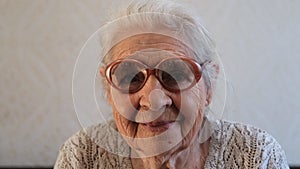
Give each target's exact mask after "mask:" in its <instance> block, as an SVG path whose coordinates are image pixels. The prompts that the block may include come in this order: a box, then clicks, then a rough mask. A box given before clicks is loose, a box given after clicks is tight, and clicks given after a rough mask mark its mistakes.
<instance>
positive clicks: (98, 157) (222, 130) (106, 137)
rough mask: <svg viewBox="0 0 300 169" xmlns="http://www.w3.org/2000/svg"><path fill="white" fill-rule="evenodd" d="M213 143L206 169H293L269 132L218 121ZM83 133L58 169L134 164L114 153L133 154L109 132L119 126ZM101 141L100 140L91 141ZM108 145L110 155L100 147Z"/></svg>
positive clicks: (61, 158)
mask: <svg viewBox="0 0 300 169" xmlns="http://www.w3.org/2000/svg"><path fill="white" fill-rule="evenodd" d="M216 123H217V125H216V126H217V127H216V128H215V130H214V132H213V134H212V136H211V140H210V147H209V153H208V157H207V159H206V162H205V166H204V168H205V169H211V168H271V169H272V168H280V169H281V168H289V167H288V164H287V161H286V157H285V154H284V152H283V150H282V149H281V147H280V145H279V144H278V143H277V141H276V140H275V139H274V138H273V137H272V136H270V135H269V134H268V133H266V132H265V131H263V130H261V129H258V128H255V127H252V126H249V125H243V124H239V123H231V122H227V121H217V122H216ZM109 125H110V126H111V127H108V125H101V124H100V125H97V126H93V127H90V128H89V129H88V130H81V131H79V132H78V133H76V134H75V135H74V136H72V137H71V138H69V139H68V140H67V141H66V142H65V143H64V144H63V146H62V147H61V149H60V151H59V155H58V158H57V161H56V164H55V167H54V168H55V169H58V168H101V169H102V168H103V169H104V168H105V169H113V168H126V169H131V168H132V165H131V160H130V159H129V158H126V157H120V156H117V155H115V154H113V153H110V152H116V151H119V152H120V151H122V152H123V153H124V152H126V151H128V152H130V149H129V147H128V146H127V145H126V143H125V142H124V141H121V142H119V144H118V146H117V147H116V146H115V144H114V143H112V142H115V141H116V140H112V137H113V136H112V135H111V132H110V131H109V130H112V129H115V128H116V126H115V123H114V122H111V123H110V124H109ZM91 135H93V137H92V138H100V139H98V140H93V139H91V137H90V136H91ZM96 142H97V143H99V142H101V144H102V145H103V144H106V146H107V147H109V148H110V150H109V151H110V152H109V151H106V150H104V149H103V148H101V147H100V146H98V145H99V144H96Z"/></svg>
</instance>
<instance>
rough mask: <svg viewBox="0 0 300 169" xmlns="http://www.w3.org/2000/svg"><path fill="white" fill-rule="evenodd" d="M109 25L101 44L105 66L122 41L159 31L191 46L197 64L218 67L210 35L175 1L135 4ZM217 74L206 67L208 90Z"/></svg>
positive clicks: (145, 0) (138, 0)
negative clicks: (114, 49)
mask: <svg viewBox="0 0 300 169" xmlns="http://www.w3.org/2000/svg"><path fill="white" fill-rule="evenodd" d="M166 16H167V17H166ZM107 25H113V26H109V28H107V29H106V31H104V32H103V33H100V43H101V45H102V51H103V54H105V57H104V59H103V64H104V65H107V64H108V63H110V62H111V61H112V60H113V59H114V58H113V56H110V55H109V54H107V52H108V51H109V50H110V49H111V48H112V47H113V46H114V45H115V44H116V43H118V42H119V39H124V38H126V37H129V36H131V35H134V34H139V33H143V32H157V31H159V32H161V33H162V34H165V33H166V32H168V34H169V35H170V34H172V36H173V35H175V36H176V37H178V39H179V40H180V41H182V40H183V41H184V42H188V44H189V45H188V46H189V47H190V48H191V49H192V50H193V51H194V57H195V58H194V59H195V60H196V61H197V62H198V63H203V62H204V61H211V62H212V63H217V56H218V54H217V52H216V48H215V43H214V41H213V40H212V38H211V37H210V33H209V32H208V31H207V30H206V28H205V27H204V26H203V25H202V24H201V22H200V20H199V19H198V18H197V17H195V15H193V14H192V13H190V12H188V10H186V9H185V8H184V7H183V6H182V5H179V4H178V3H176V2H174V1H169V0H134V1H132V2H131V3H130V5H129V6H127V8H126V9H125V10H122V11H121V12H119V13H116V15H114V16H113V18H112V19H111V22H108V24H107ZM217 74H218V72H217V70H216V68H215V67H214V66H213V65H212V64H207V65H206V66H205V68H204V69H203V76H204V78H205V82H206V85H207V87H208V88H211V87H213V86H212V84H214V81H215V80H216V77H217Z"/></svg>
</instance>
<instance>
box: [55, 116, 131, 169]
mask: <svg viewBox="0 0 300 169" xmlns="http://www.w3.org/2000/svg"><path fill="white" fill-rule="evenodd" d="M113 130H115V124H114V122H113V121H112V122H109V123H107V124H98V125H95V126H91V127H89V128H86V129H82V130H80V131H78V132H77V133H75V134H74V135H73V136H71V137H70V138H69V139H68V140H67V141H66V142H65V143H64V144H63V145H62V146H61V148H60V150H59V154H58V157H57V160H56V163H55V167H54V168H115V167H118V166H119V165H120V163H122V165H128V164H126V163H128V161H126V159H125V158H120V157H118V156H117V155H116V153H118V152H117V151H120V147H118V148H119V149H117V148H116V146H115V145H110V144H111V143H113V142H115V141H116V140H117V139H118V138H116V137H114V136H113V135H112V132H113ZM120 145H122V144H120ZM126 148H127V147H126ZM126 148H123V149H122V148H121V150H122V151H128V150H127V149H126ZM123 163H124V164H123Z"/></svg>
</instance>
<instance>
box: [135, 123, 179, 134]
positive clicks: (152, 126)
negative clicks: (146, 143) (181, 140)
mask: <svg viewBox="0 0 300 169" xmlns="http://www.w3.org/2000/svg"><path fill="white" fill-rule="evenodd" d="M175 123H176V121H158V122H150V123H141V125H142V126H144V127H145V128H146V129H148V130H150V131H151V132H164V131H166V130H168V129H169V128H170V127H172V126H173V125H174V124H175Z"/></svg>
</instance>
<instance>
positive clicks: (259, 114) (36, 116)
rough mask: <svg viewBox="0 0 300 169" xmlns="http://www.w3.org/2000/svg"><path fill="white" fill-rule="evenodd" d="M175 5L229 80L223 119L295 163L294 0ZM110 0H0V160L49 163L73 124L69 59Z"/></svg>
mask: <svg viewBox="0 0 300 169" xmlns="http://www.w3.org/2000/svg"><path fill="white" fill-rule="evenodd" d="M182 1H183V2H185V3H187V5H188V6H191V7H193V8H194V10H195V11H196V12H197V13H198V14H199V16H200V17H201V18H202V20H203V21H204V23H205V24H206V26H207V27H208V30H209V31H210V32H212V34H213V37H214V39H215V40H216V42H217V47H218V49H219V52H220V54H221V58H222V60H223V63H224V67H225V71H226V74H227V78H228V80H229V82H230V84H231V85H232V92H231V94H230V96H229V98H230V101H229V102H230V104H231V106H230V107H231V108H229V109H228V111H227V112H225V113H224V118H226V119H229V120H232V121H240V122H243V123H247V124H252V125H255V126H258V127H260V128H263V129H265V130H267V131H268V132H269V133H270V134H271V135H273V136H274V137H275V138H276V139H277V141H278V142H279V143H280V144H281V145H282V147H283V149H284V150H285V152H286V155H287V158H288V162H289V164H292V165H300V160H299V159H300V144H299V143H300V132H299V131H298V130H299V128H300V122H299V120H300V113H299V110H300V103H299V100H300V92H299V89H298V88H299V86H300V76H299V73H300V66H299V63H300V57H299V53H300V47H299V44H300V36H299V35H300V33H299V30H300V11H299V9H300V1H298V0H255V1H241V0H227V1H222V0H214V1H212V0H197V1H196V0H185V1H184V0H182ZM119 3H120V2H118V1H113V2H110V1H109V0H105V1H104V0H99V1H91V0H87V1H79V0H77V1H73V0H65V1H60V0H51V1H50V0H44V1H40V0H27V1H25V0H23V1H16V0H0V77H1V79H0V137H1V138H0V166H17V165H19V166H37V165H38V166H52V165H53V164H54V162H55V160H56V157H57V153H58V149H59V147H60V146H61V145H62V144H63V142H64V141H65V140H66V139H67V138H68V137H70V136H71V135H72V134H73V133H75V132H76V131H78V130H79V129H80V128H81V126H80V124H79V122H78V120H77V118H76V114H75V112H74V108H73V103H72V90H71V88H72V73H73V67H74V64H75V61H76V57H77V55H78V53H79V51H80V48H81V47H82V46H83V44H84V43H85V41H86V40H87V39H88V37H89V36H90V35H91V34H92V33H93V32H95V31H96V30H97V29H98V28H99V27H100V26H101V25H102V23H103V21H105V17H104V14H105V13H107V11H110V10H112V9H114V8H115V7H118V4H119Z"/></svg>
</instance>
